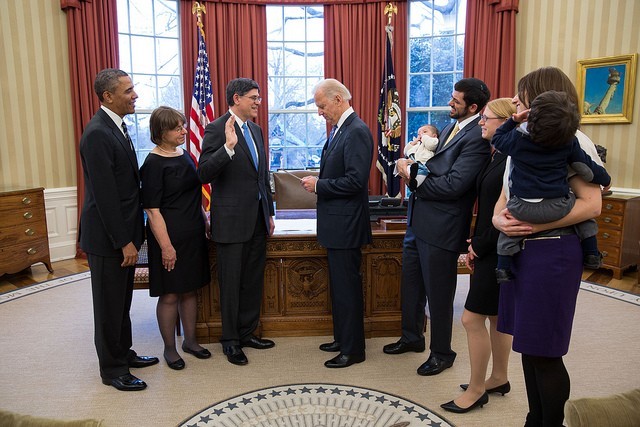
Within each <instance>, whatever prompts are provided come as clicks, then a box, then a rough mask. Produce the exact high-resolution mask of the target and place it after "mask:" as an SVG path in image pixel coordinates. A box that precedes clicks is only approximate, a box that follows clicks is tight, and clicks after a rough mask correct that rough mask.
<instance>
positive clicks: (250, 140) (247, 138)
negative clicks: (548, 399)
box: [242, 122, 258, 169]
mask: <svg viewBox="0 0 640 427" xmlns="http://www.w3.org/2000/svg"><path fill="white" fill-rule="evenodd" d="M242 133H243V134H244V139H245V141H247V145H248V146H249V151H251V157H253V164H254V165H255V167H256V169H258V153H256V145H255V144H254V143H253V138H251V132H249V126H247V123H246V122H245V123H244V124H243V125H242Z"/></svg>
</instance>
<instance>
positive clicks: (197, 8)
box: [191, 1, 207, 39]
mask: <svg viewBox="0 0 640 427" xmlns="http://www.w3.org/2000/svg"><path fill="white" fill-rule="evenodd" d="M191 13H192V14H193V15H196V25H197V26H198V29H199V30H200V34H201V35H202V38H203V39H204V25H203V24H202V14H203V13H207V8H206V7H205V6H204V4H202V3H200V2H199V1H194V2H193V7H192V8H191Z"/></svg>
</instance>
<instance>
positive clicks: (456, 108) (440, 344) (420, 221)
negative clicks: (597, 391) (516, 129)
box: [383, 78, 490, 375]
mask: <svg viewBox="0 0 640 427" xmlns="http://www.w3.org/2000/svg"><path fill="white" fill-rule="evenodd" d="M489 97H490V93H489V89H488V88H487V85H486V84H485V83H484V82H483V81H481V80H478V79H475V78H468V79H462V80H460V81H458V82H457V83H456V84H455V86H454V91H453V93H452V95H451V101H449V106H450V107H451V110H450V112H449V116H450V117H451V118H453V119H455V120H456V121H455V122H454V123H451V124H450V125H448V126H447V127H445V128H444V130H443V131H442V132H441V140H440V142H439V144H438V147H437V148H436V153H435V155H434V156H433V157H432V158H431V159H429V160H428V161H427V162H426V166H427V168H428V169H429V171H430V173H429V174H428V175H427V178H426V180H425V181H424V182H423V183H422V185H420V186H419V187H417V189H416V190H415V191H414V192H413V193H411V197H410V199H409V209H408V213H407V218H408V225H407V232H406V235H405V239H404V244H403V251H402V285H401V293H402V297H401V298H402V337H401V338H400V340H399V341H398V342H396V343H393V344H388V345H385V346H384V349H383V350H384V352H385V353H387V354H401V353H405V352H407V351H415V352H422V351H424V349H425V343H424V335H423V332H422V331H423V328H424V325H425V323H424V322H425V303H426V302H428V303H429V312H430V319H431V327H430V332H431V343H430V346H429V348H430V350H431V354H430V355H429V358H428V359H427V361H426V362H425V363H423V364H422V365H421V366H420V367H419V368H418V374H420V375H437V374H439V373H440V372H442V371H443V370H445V369H447V368H449V367H451V366H452V365H453V361H454V360H455V357H456V353H455V352H454V351H453V350H452V349H451V333H452V324H453V298H454V295H455V290H456V279H457V261H458V256H459V253H461V252H464V251H465V250H466V247H467V245H466V239H467V238H468V237H469V233H470V229H469V228H470V224H471V216H472V209H473V203H474V200H475V197H476V195H475V182H476V177H477V175H478V173H479V172H480V169H481V168H482V167H483V165H484V164H485V162H486V160H487V158H488V156H489V153H490V148H489V142H488V141H485V140H483V139H482V135H481V130H480V126H479V125H478V122H479V120H480V117H479V113H480V112H481V111H482V109H483V108H484V107H485V105H486V104H487V101H489ZM411 162H412V161H411V160H409V159H400V160H398V162H397V163H398V170H399V171H400V175H401V176H402V177H403V178H404V179H405V180H406V181H407V182H409V174H408V170H407V169H408V165H409V164H410V163H411Z"/></svg>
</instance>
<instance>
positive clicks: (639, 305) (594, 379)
mask: <svg viewBox="0 0 640 427" xmlns="http://www.w3.org/2000/svg"><path fill="white" fill-rule="evenodd" d="M87 276H88V274H87V273H83V274H81V275H75V276H70V277H68V278H65V279H61V280H63V282H64V283H63V284H59V285H58V286H55V285H56V283H53V282H52V283H44V284H40V285H34V287H31V288H25V289H23V290H20V291H15V292H12V293H8V294H2V295H0V408H1V409H5V410H10V411H14V412H19V413H23V414H30V415H35V416H40V417H49V418H59V419H77V418H97V419H103V420H105V424H106V425H107V426H114V427H115V426H176V425H178V424H181V423H183V422H186V421H187V420H189V419H191V418H192V417H193V416H195V415H197V414H199V413H200V412H202V411H203V410H205V409H206V408H209V407H210V406H211V405H214V404H216V403H218V402H221V401H224V400H226V399H229V398H232V397H234V396H240V395H243V394H246V393H249V392H252V391H255V390H260V389H265V388H269V387H277V386H282V385H287V384H307V383H310V384H338V385H345V386H352V387H361V388H368V389H372V390H377V391H381V392H386V393H389V394H392V395H395V396H400V397H402V398H404V399H406V400H408V401H411V402H416V403H418V404H419V405H421V406H423V407H426V408H429V409H430V410H431V411H433V412H435V413H436V414H438V415H439V416H441V417H443V418H444V419H445V420H446V421H448V422H450V423H451V424H454V425H458V426H521V425H523V423H524V417H525V414H526V410H527V405H526V396H525V391H524V384H523V378H522V369H521V366H520V357H519V355H518V354H516V353H512V358H511V363H510V381H511V384H512V392H511V393H509V394H507V395H506V396H504V397H502V396H499V395H497V396H495V395H491V397H490V401H489V403H488V404H487V405H486V406H485V407H484V408H481V409H477V410H474V411H472V412H470V413H468V414H461V415H457V414H451V413H447V412H445V411H444V410H442V409H441V408H440V404H441V403H443V402H447V401H449V400H451V399H454V398H455V397H456V396H457V395H458V394H459V393H460V392H461V390H460V389H459V387H458V384H460V383H464V382H468V375H469V365H468V363H469V360H468V354H467V348H466V335H465V333H464V329H463V327H462V325H461V324H460V314H461V312H462V304H463V303H464V298H465V295H466V292H467V289H468V276H459V286H458V288H459V289H458V294H457V297H456V302H455V304H456V320H455V322H456V324H455V325H454V341H453V347H454V349H455V350H456V351H457V352H458V358H457V360H456V363H455V365H454V366H453V367H452V368H451V369H448V370H446V371H445V372H444V373H442V374H440V375H438V376H435V377H421V376H418V375H417V374H416V372H415V370H416V368H417V367H418V366H419V365H420V364H421V363H422V362H424V360H425V359H426V357H427V355H428V354H427V353H426V352H425V353H422V354H416V353H409V354H404V355H399V356H389V355H385V354H384V353H383V352H382V346H383V345H384V344H387V343H389V342H392V341H395V340H396V339H397V337H391V338H374V339H369V340H367V361H366V362H365V363H362V364H359V365H354V366H352V367H350V368H347V369H339V370H330V369H326V368H324V367H323V362H324V361H325V360H327V359H328V358H329V357H331V355H330V354H328V353H323V352H321V351H319V350H318V349H317V348H318V345H319V344H321V343H322V342H325V341H327V340H329V339H330V338H329V337H305V338H274V340H275V341H276V347H275V348H274V349H271V350H266V351H259V350H254V349H247V350H246V354H247V356H248V358H249V365H247V366H244V367H239V366H234V365H231V364H230V363H228V362H227V361H226V358H225V357H224V356H223V355H222V351H221V348H220V346H219V345H218V344H207V345H206V347H207V348H209V349H210V350H211V351H212V352H213V357H212V358H211V359H208V360H199V359H196V358H194V357H192V356H190V355H184V360H185V362H186V364H187V367H186V368H185V369H184V370H183V371H173V370H171V369H169V368H168V367H167V366H166V364H165V363H164V361H161V362H160V364H159V365H155V366H152V367H149V368H145V369H133V370H132V372H133V373H134V374H135V375H137V376H139V377H140V378H142V379H144V380H145V381H146V382H147V383H148V384H149V387H148V389H147V390H145V391H143V392H135V393H131V392H129V393H125V392H120V391H117V390H115V389H114V388H112V387H107V386H105V385H103V384H102V383H101V381H100V377H99V375H98V366H97V359H96V356H95V350H94V347H93V320H92V308H91V290H90V285H89V280H88V278H87ZM585 288H586V289H589V290H582V291H580V295H579V299H578V308H577V313H576V320H575V324H574V331H573V339H572V345H571V349H570V351H569V354H568V355H567V356H566V357H565V363H566V364H567V367H568V369H569V373H570V375H571V380H572V387H571V397H572V398H579V397H587V396H605V395H609V394H612V393H618V392H624V391H627V390H630V389H632V388H636V387H638V386H639V385H640V352H639V351H638V350H640V348H639V346H638V343H640V297H637V296H633V295H626V296H624V295H623V296H622V297H623V299H624V298H626V301H621V300H620V299H619V298H618V297H620V295H614V294H617V293H619V292H612V291H610V290H609V291H607V288H604V287H597V286H595V287H594V286H585ZM599 288H602V289H599ZM602 291H604V294H605V296H603V295H602V294H599V293H596V292H602ZM607 295H608V296H607ZM155 303H156V299H155V298H150V297H149V296H148V293H147V291H136V292H135V294H134V300H133V307H132V313H131V314H132V321H133V325H134V331H133V333H134V349H135V350H136V351H137V352H138V353H139V354H142V355H156V356H161V355H162V340H161V338H160V335H159V332H158V330H157V324H156V319H155ZM198 425H204V423H200V424H198ZM207 425H215V424H207ZM262 425H265V426H266V425H269V424H262ZM361 425H366V423H365V424H361ZM414 425H430V423H420V422H414V423H412V424H411V426H414ZM434 425H435V424H434ZM341 427H342V425H341Z"/></svg>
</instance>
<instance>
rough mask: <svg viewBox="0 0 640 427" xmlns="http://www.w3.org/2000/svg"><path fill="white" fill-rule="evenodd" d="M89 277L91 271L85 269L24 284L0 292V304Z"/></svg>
mask: <svg viewBox="0 0 640 427" xmlns="http://www.w3.org/2000/svg"><path fill="white" fill-rule="evenodd" d="M89 277H91V272H90V271H85V272H83V273H75V274H70V275H68V276H64V277H58V278H56V279H51V280H47V281H45V282H40V283H34V284H33V285H29V286H25V287H24V288H20V289H15V290H12V291H6V292H3V293H0V304H4V303H6V302H9V301H15V300H18V299H20V298H23V297H26V296H29V295H33V294H37V293H38V292H42V291H46V290H47V289H53V288H57V287H58V286H62V285H67V284H69V283H75V282H79V281H81V280H84V279H87V278H89Z"/></svg>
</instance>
